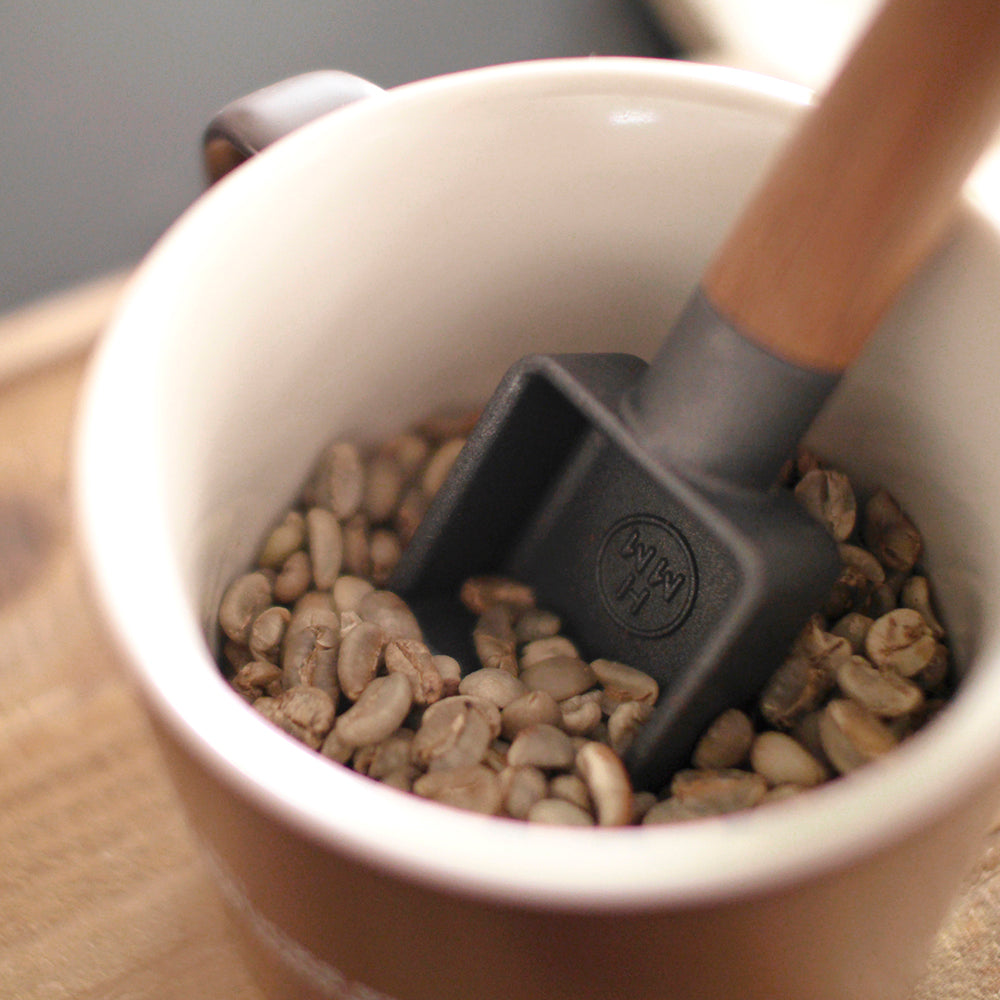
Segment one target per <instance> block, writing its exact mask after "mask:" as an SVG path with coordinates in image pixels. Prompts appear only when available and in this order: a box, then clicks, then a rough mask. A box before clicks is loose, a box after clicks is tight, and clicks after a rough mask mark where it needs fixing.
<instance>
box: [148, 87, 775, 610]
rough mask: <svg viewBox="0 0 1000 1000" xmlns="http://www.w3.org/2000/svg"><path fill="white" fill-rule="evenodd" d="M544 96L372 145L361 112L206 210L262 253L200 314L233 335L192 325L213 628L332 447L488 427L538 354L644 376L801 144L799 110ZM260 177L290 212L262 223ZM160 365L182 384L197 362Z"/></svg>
mask: <svg viewBox="0 0 1000 1000" xmlns="http://www.w3.org/2000/svg"><path fill="white" fill-rule="evenodd" d="M553 89H554V91H555V92H554V93H550V94H545V93H542V94H539V93H536V92H534V91H528V92H526V93H516V92H515V93H506V94H504V95H503V96H501V97H497V98H494V99H486V98H483V97H482V95H481V94H476V95H475V96H473V97H464V96H463V95H462V94H457V95H447V96H445V97H444V98H443V99H442V100H440V101H439V102H438V103H437V104H436V105H434V106H433V107H432V108H431V109H430V110H429V111H428V110H427V109H424V110H423V111H422V113H421V115H420V120H419V124H417V123H415V121H414V117H413V116H412V115H410V114H409V113H408V107H407V105H406V102H400V103H399V104H398V105H396V106H395V107H394V108H393V109H392V110H390V109H389V107H387V106H384V107H382V108H381V109H380V111H381V115H380V117H379V120H378V127H377V128H376V129H373V128H371V127H370V126H369V121H368V119H367V117H366V116H365V114H364V111H365V109H363V108H362V109H359V111H358V113H357V114H356V115H353V116H352V115H349V114H344V115H343V116H342V119H341V120H330V121H328V122H322V123H319V124H318V125H317V126H313V128H312V130H311V133H310V135H309V139H310V140H311V141H310V143H308V144H307V143H305V142H303V141H298V142H297V141H296V140H297V139H299V138H300V137H292V139H291V140H290V141H289V142H288V143H287V144H286V146H285V148H281V149H274V150H273V151H271V152H269V153H268V154H267V156H268V158H269V159H272V158H273V161H272V162H271V163H269V164H263V163H260V164H257V163H251V164H249V165H248V166H247V167H246V168H243V169H245V170H246V172H247V173H246V176H245V177H233V178H232V183H231V185H230V186H227V189H226V190H224V191H223V190H219V191H218V192H214V193H213V195H217V196H218V198H217V201H216V203H215V205H214V206H212V207H213V208H214V209H215V214H216V216H218V217H219V219H220V223H219V224H220V225H223V224H225V225H226V226H228V227H233V226H236V227H237V231H235V232H231V233H230V234H229V235H228V236H227V239H228V240H231V241H233V242H234V243H237V244H238V243H241V242H242V241H244V240H247V241H251V242H254V243H256V244H257V252H256V253H255V254H254V255H239V256H236V257H233V258H232V259H231V260H228V261H227V262H226V264H225V266H224V267H222V266H220V267H219V268H218V269H217V271H216V272H215V273H214V274H213V276H212V278H211V280H212V282H213V284H214V285H216V286H218V285H219V284H220V283H222V284H224V285H225V286H227V288H226V290H225V292H224V294H222V295H214V296H212V297H208V296H201V297H200V299H199V301H198V308H199V309H201V308H204V302H205V301H206V300H209V299H210V301H209V304H210V305H211V303H212V302H216V303H219V302H221V303H224V304H223V305H222V306H220V309H221V310H223V311H224V314H220V315H219V316H218V317H212V316H205V315H200V316H198V317H193V316H192V317H191V318H190V320H189V325H197V327H200V328H203V329H207V330H212V331H213V337H217V338H218V342H217V345H216V350H214V351H213V352H212V353H211V354H210V355H209V356H208V357H203V358H202V362H201V363H202V366H203V367H202V371H200V372H198V373H197V378H198V379H199V380H200V381H202V382H204V383H205V384H207V385H211V386H212V391H211V392H210V393H204V394H201V393H197V392H195V393H192V394H191V397H190V401H191V405H190V407H188V408H187V409H186V411H185V414H184V417H183V419H184V421H185V423H186V424H187V425H188V427H189V428H190V432H191V437H192V438H196V439H197V440H198V446H197V451H196V453H194V454H191V453H180V454H178V461H179V462H180V463H182V466H181V467H179V468H178V469H177V470H175V472H176V475H174V476H173V477H172V481H173V482H176V483H178V484H181V483H185V482H186V483H189V484H190V486H189V488H187V489H186V490H185V492H184V496H183V498H182V507H181V513H180V515H179V516H180V517H182V518H183V519H184V520H185V521H186V522H187V523H186V524H185V525H181V524H178V531H179V533H180V534H181V536H182V537H189V538H192V539H193V540H194V541H193V544H192V545H190V546H188V547H186V552H187V553H188V558H187V562H186V565H185V567H184V568H185V571H186V576H187V581H188V584H189V586H190V588H191V591H192V593H193V594H194V595H195V600H196V601H197V604H198V605H199V607H200V608H201V609H202V614H203V617H204V620H205V622H206V623H208V622H209V621H210V619H211V617H212V614H213V612H214V608H215V607H216V605H217V602H218V599H219V594H220V591H221V588H222V587H223V586H224V584H225V582H226V581H227V580H228V579H230V578H231V577H232V575H233V574H234V573H235V572H237V571H238V570H239V569H240V568H241V567H242V566H244V565H246V563H247V562H248V560H249V559H250V557H251V555H252V550H253V549H254V547H255V545H256V544H257V541H258V540H259V538H260V536H261V533H262V532H263V530H264V528H265V526H266V525H267V523H268V522H270V521H271V520H272V519H273V518H274V517H275V516H276V515H277V513H278V511H279V510H280V509H281V508H282V507H283V506H284V505H285V504H286V503H287V501H288V500H289V498H290V497H291V496H292V495H293V494H294V492H295V491H296V490H297V488H298V487H299V485H300V483H301V481H302V478H303V476H304V475H305V473H306V470H307V467H308V465H309V463H310V462H311V460H312V458H313V457H314V456H315V455H316V453H317V452H318V450H319V448H320V447H321V445H322V443H323V442H324V441H325V440H326V439H328V438H329V437H330V436H332V435H338V434H343V435H349V436H352V437H357V438H359V439H362V440H371V439H373V438H377V437H379V436H380V435H382V434H385V433H387V432H389V431H392V430H397V429H399V428H401V427H403V426H405V425H406V424H407V423H408V422H409V421H410V420H412V419H414V418H416V417H419V416H421V415H424V414H426V413H427V412H428V411H430V410H433V409H434V408H436V407H438V406H440V405H442V404H445V405H448V404H476V403H481V402H482V401H484V400H485V399H486V398H487V397H488V395H489V393H490V391H491V390H492V388H493V387H494V386H495V384H496V383H497V381H498V380H499V378H500V376H501V375H502V373H503V371H504V370H505V368H506V367H507V366H508V365H509V364H511V363H512V362H513V361H514V360H516V359H517V358H518V357H520V356H522V355H523V354H527V353H531V352H533V351H543V352H548V351H579V350H585V351H602V350H604V351H609V350H610V351H622V350H624V351H629V352H631V353H636V354H639V355H641V356H649V355H650V354H651V353H652V351H653V350H654V349H655V347H656V345H657V343H658V342H659V340H660V338H661V337H662V336H663V335H664V333H665V331H666V330H667V329H668V328H669V325H670V322H671V320H672V319H673V317H674V316H675V315H676V313H677V312H678V311H679V309H680V308H681V306H682V304H683V302H684V299H685V298H686V296H687V294H688V293H689V291H690V289H691V288H692V287H693V286H694V284H695V282H696V281H697V277H698V274H699V272H700V270H701V268H702V266H703V264H704V262H705V260H706V258H707V256H708V254H709V252H710V250H711V248H712V246H713V245H714V243H715V241H716V240H717V239H718V237H719V235H720V234H721V233H722V231H723V229H724V226H725V223H726V220H727V219H728V218H730V217H731V215H732V214H733V213H734V212H735V210H736V207H737V205H738V204H739V201H740V199H741V198H742V197H743V194H744V192H745V190H746V188H747V187H748V186H749V185H750V184H751V183H752V182H753V180H754V179H755V177H756V176H757V174H758V173H759V172H760V170H761V169H762V168H763V166H764V164H765V163H766V161H767V159H768V157H769V156H770V154H771V151H772V148H773V144H774V142H775V140H776V138H777V136H779V135H781V134H782V133H783V132H784V131H785V129H786V128H787V127H788V110H787V107H786V106H785V105H782V106H780V107H774V108H770V107H769V106H768V105H767V104H764V105H763V106H762V107H760V108H758V109H757V111H756V113H748V112H747V110H746V109H745V108H743V107H739V106H732V105H730V104H727V103H725V102H722V103H720V104H719V105H718V106H709V105H706V103H705V101H704V97H703V96H702V97H701V98H699V99H687V98H685V97H684V96H683V95H681V96H678V95H676V94H667V95H663V96H657V95H656V94H655V92H650V89H649V87H648V86H646V85H645V83H642V84H639V83H636V84H633V85H632V86H631V87H629V86H628V85H627V84H623V83H619V85H618V87H617V88H609V90H608V91H601V90H599V89H595V90H594V91H593V92H583V93H570V92H569V91H568V89H566V88H565V87H563V88H561V89H560V88H559V87H555V88H553ZM349 110H350V109H349ZM337 117H338V116H335V118H337ZM340 144H344V146H345V147H346V148H350V149H351V156H350V157H341V156H338V155H337V148H338V146H339V145H340ZM268 167H270V170H268V171H267V172H268V178H269V179H268V183H269V184H270V183H272V182H273V183H275V184H280V185H281V186H282V188H283V190H284V193H283V194H282V195H281V196H279V197H277V198H275V199H274V200H273V201H265V200H264V199H261V198H257V199H254V193H253V192H254V188H255V185H254V184H253V183H252V181H253V180H255V179H256V178H255V177H254V176H253V175H252V174H251V171H254V170H255V169H256V168H260V171H259V172H260V174H263V173H264V172H265V170H267V168H268ZM279 177H280V180H279V179H278V178H279ZM241 182H245V183H241ZM362 187H363V188H364V189H365V190H366V191H371V192H373V193H376V194H373V195H372V196H371V197H368V198H365V199H359V198H358V197H357V196H356V192H357V191H358V190H360V189H361V188H362ZM236 201H238V202H240V207H239V209H238V211H237V213H236V218H235V221H234V219H233V216H232V214H230V213H231V209H232V207H233V206H232V203H233V202H236ZM223 219H225V222H224V223H223V221H221V220H223ZM317 246H318V247H319V248H320V250H319V252H318V253H317V252H316V250H315V247H317ZM305 247H309V248H310V249H309V250H308V252H307V251H305V250H304V249H300V248H305ZM206 280H207V279H206ZM247 287H250V288H252V289H253V294H252V295H249V296H248V295H246V294H244V293H243V291H242V290H243V289H245V288H247ZM196 298H198V297H197V296H196ZM175 322H176V321H175ZM181 322H182V323H183V322H184V320H183V319H181ZM285 330H294V331H295V333H294V336H290V337H288V338H285V337H284V336H283V331H285ZM227 338H228V339H229V340H230V342H229V343H227ZM232 340H236V341H237V343H235V344H234V343H232V342H231V341H232ZM234 359H236V363H235V364H234ZM166 363H167V364H172V365H174V366H177V368H178V369H179V370H178V372H177V373H176V375H168V376H167V378H168V379H169V378H171V377H177V378H184V377H187V378H189V377H191V376H190V374H189V373H188V374H186V375H182V374H181V371H180V369H183V368H184V367H185V366H186V365H187V353H186V351H185V349H184V345H183V343H182V342H177V343H176V345H175V349H174V350H173V352H172V356H170V357H168V358H167V359H166ZM199 409H203V411H204V412H199ZM216 411H220V412H223V413H225V414H226V415H227V418H226V419H225V420H222V421H220V420H216V419H214V418H213V413H214V412H216ZM177 431H178V428H176V427H174V428H172V433H176V432H177Z"/></svg>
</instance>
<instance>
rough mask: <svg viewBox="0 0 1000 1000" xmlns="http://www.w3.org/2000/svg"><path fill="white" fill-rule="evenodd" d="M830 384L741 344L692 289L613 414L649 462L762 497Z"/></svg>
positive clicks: (832, 377)
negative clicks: (619, 414)
mask: <svg viewBox="0 0 1000 1000" xmlns="http://www.w3.org/2000/svg"><path fill="white" fill-rule="evenodd" d="M838 380H839V376H838V375H836V374H831V373H829V372H822V371H817V370H815V369H809V368H803V367H800V366H798V365H795V364H792V363H791V362H788V361H785V360H783V359H782V358H779V357H778V356H777V355H774V354H772V353H770V352H769V351H767V350H765V349H764V348H762V347H760V346H759V345H758V344H756V343H754V342H753V341H752V340H750V339H749V338H748V337H745V336H744V335H743V334H741V333H740V332H739V331H738V330H737V329H735V328H734V327H733V326H732V325H731V324H730V323H728V322H727V321H726V320H725V319H723V318H722V317H721V316H720V315H719V314H718V313H717V312H716V311H715V310H714V309H713V308H712V306H711V305H710V304H709V302H708V300H707V299H706V298H705V296H704V294H703V292H702V290H701V288H700V287H699V289H698V290H697V291H696V292H695V294H694V295H693V296H692V297H691V299H690V300H689V301H688V304H687V305H686V307H685V309H684V311H683V313H682V314H681V315H680V317H679V318H678V320H677V322H676V324H675V325H674V328H673V330H672V331H671V333H670V335H669V336H668V337H667V339H666V340H665V342H664V343H663V345H662V347H661V348H660V349H659V351H658V352H657V354H656V356H655V357H654V358H653V360H652V362H651V363H650V365H649V367H648V369H647V370H646V371H645V372H644V373H643V374H642V376H640V378H639V380H638V381H637V382H636V384H635V385H634V386H632V388H631V389H630V390H629V391H628V392H627V393H626V394H625V397H624V399H623V400H622V404H621V412H622V418H623V419H624V421H625V422H626V423H627V424H628V425H629V426H630V427H631V429H632V431H633V433H634V434H635V435H636V437H637V439H638V440H639V441H640V442H641V443H642V444H643V445H644V446H645V447H646V449H647V450H648V451H649V452H650V453H651V454H652V455H653V456H655V457H656V458H657V459H658V460H659V461H661V462H663V463H665V464H668V465H672V466H676V467H678V468H679V469H681V470H687V471H689V472H691V473H694V474H696V475H702V476H708V477H710V478H713V479H720V480H723V481H728V482H730V483H732V484H733V485H737V486H744V487H752V488H756V489H767V488H768V487H770V486H772V485H773V484H774V482H775V481H776V480H777V478H778V474H779V472H780V471H781V467H782V465H783V464H784V462H785V461H786V460H787V459H788V458H789V456H790V455H792V454H793V452H794V450H795V447H796V445H797V444H798V442H799V440H800V439H801V438H802V436H803V434H804V433H805V432H806V430H807V429H808V427H809V425H810V424H811V423H812V421H813V418H814V417H815V416H816V414H817V413H818V412H819V410H820V408H821V407H822V406H823V403H824V402H825V400H826V398H827V396H828V395H829V394H830V392H831V391H832V390H833V388H834V387H835V386H836V385H837V382H838Z"/></svg>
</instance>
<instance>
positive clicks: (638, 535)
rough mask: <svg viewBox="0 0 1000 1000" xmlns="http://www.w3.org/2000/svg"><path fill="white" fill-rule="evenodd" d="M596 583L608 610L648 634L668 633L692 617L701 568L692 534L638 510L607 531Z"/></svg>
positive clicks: (621, 621)
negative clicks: (687, 535) (688, 536)
mask: <svg viewBox="0 0 1000 1000" xmlns="http://www.w3.org/2000/svg"><path fill="white" fill-rule="evenodd" d="M597 586H598V590H599V591H600V594H601V599H602V601H603V602H604V607H605V608H606V609H607V611H608V614H610V615H611V617H612V618H613V619H614V620H615V621H616V622H617V623H618V624H619V625H621V626H622V627H623V628H626V629H628V631H629V632H632V633H634V634H635V635H640V636H644V637H647V638H655V637H657V636H663V635H669V634H670V633H671V632H673V631H675V630H676V629H678V628H680V626H681V625H682V624H683V623H684V619H685V618H687V616H688V613H689V612H690V610H691V607H692V605H693V604H694V600H695V597H696V595H697V593H698V570H697V567H696V566H695V561H694V553H693V552H692V551H691V546H690V545H688V543H687V539H685V537H684V536H683V535H682V534H681V533H680V531H678V530H677V528H676V527H674V525H672V524H671V523H670V522H669V521H665V520H664V519H663V518H661V517H656V516H654V515H653V514H635V515H632V516H631V517H626V518H624V519H622V520H621V521H619V522H618V523H617V524H615V525H614V526H613V527H612V528H611V530H610V531H609V532H608V533H607V535H605V537H604V541H603V542H602V543H601V549H600V552H599V553H598V556H597Z"/></svg>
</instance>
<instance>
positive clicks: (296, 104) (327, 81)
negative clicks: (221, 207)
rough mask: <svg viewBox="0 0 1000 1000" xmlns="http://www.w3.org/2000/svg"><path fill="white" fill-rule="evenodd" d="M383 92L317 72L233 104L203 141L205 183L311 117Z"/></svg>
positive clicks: (362, 81)
mask: <svg viewBox="0 0 1000 1000" xmlns="http://www.w3.org/2000/svg"><path fill="white" fill-rule="evenodd" d="M381 93H383V91H382V88H381V87H379V86H377V85H376V84H374V83H370V82H369V81H368V80H365V79H363V78H362V77H360V76H354V75H353V74H351V73H344V72H342V71H340V70H316V71H314V72H312V73H302V74H300V75H299V76H292V77H289V78H288V79H287V80H280V81H279V82H278V83H273V84H271V85H270V86H268V87H263V88H262V89H260V90H255V91H254V92H253V93H252V94H247V95H246V96H245V97H240V98H238V99H237V100H235V101H232V102H231V103H229V104H227V105H226V106H225V107H224V108H223V109H222V110H221V111H220V112H219V113H218V114H217V115H215V117H214V118H212V120H211V121H210V122H209V123H208V126H207V127H206V128H205V132H204V135H203V137H202V156H203V159H204V164H205V171H206V173H207V174H208V182H209V184H210V185H211V184H214V183H215V182H216V181H217V180H219V179H220V178H222V177H224V176H225V175H226V174H228V173H229V171H230V170H232V169H234V168H235V167H238V166H239V165H240V164H241V163H243V162H244V161H246V160H248V159H250V157H251V156H253V155H254V154H255V153H259V152H260V151H261V150H262V149H264V148H265V147H266V146H269V145H270V144H271V143H272V142H274V141H275V140H276V139H280V138H281V137H282V136H285V135H287V134H288V133H289V132H292V131H294V130H295V129H297V128H299V127H300V126H301V125H305V124H307V123H308V122H311V121H312V120H313V119H314V118H319V117H320V116H321V115H324V114H326V113H327V112H329V111H335V110H336V109H337V108H342V107H344V106H345V105H347V104H353V103H354V102H355V101H359V100H361V99H362V98H365V97H372V96H374V95H375V94H381Z"/></svg>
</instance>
